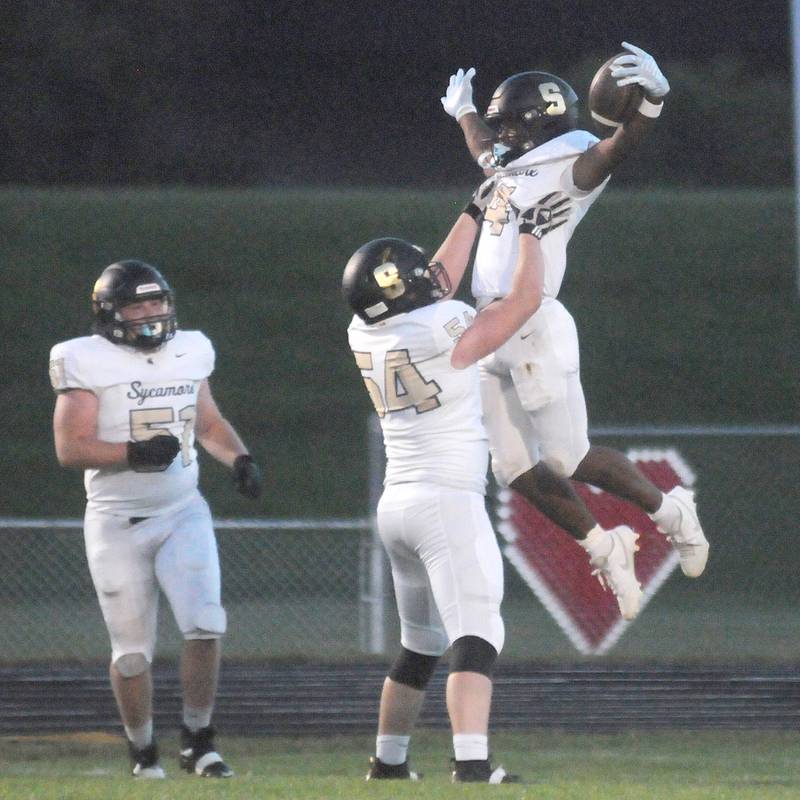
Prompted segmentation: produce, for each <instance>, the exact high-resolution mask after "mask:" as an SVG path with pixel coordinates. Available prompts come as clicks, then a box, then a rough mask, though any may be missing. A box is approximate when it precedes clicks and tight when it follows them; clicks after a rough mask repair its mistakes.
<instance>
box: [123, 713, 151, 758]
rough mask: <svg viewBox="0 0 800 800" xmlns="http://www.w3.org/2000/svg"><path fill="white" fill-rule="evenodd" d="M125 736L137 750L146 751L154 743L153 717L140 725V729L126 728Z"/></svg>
mask: <svg viewBox="0 0 800 800" xmlns="http://www.w3.org/2000/svg"><path fill="white" fill-rule="evenodd" d="M125 735H126V736H127V737H128V739H130V741H131V743H132V744H133V746H134V747H135V748H136V749H137V750H144V748H145V747H147V746H148V745H149V744H150V743H151V742H152V741H153V719H152V717H151V718H150V719H149V720H147V722H145V724H144V725H140V726H139V727H138V728H129V727H128V726H127V725H126V726H125Z"/></svg>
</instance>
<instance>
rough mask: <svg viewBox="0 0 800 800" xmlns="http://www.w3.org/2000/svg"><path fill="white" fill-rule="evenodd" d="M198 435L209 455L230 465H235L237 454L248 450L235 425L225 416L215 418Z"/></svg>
mask: <svg viewBox="0 0 800 800" xmlns="http://www.w3.org/2000/svg"><path fill="white" fill-rule="evenodd" d="M196 436H197V441H198V442H200V444H201V445H202V446H203V449H204V450H205V451H206V452H207V453H208V454H209V455H211V456H213V457H214V458H215V459H217V461H220V462H221V463H223V464H225V465H226V466H228V467H230V466H233V462H234V459H235V458H236V456H240V455H243V454H245V453H247V452H248V450H247V447H245V444H244V442H243V441H242V440H241V439H240V438H239V434H238V433H236V430H235V429H234V427H233V425H231V424H230V422H228V420H226V419H225V418H224V417H220V418H219V419H217V420H215V421H214V422H213V423H212V424H210V425H209V426H208V427H207V428H206V429H205V430H203V431H202V432H197V433H196Z"/></svg>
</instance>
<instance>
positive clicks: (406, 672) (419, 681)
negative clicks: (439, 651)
mask: <svg viewBox="0 0 800 800" xmlns="http://www.w3.org/2000/svg"><path fill="white" fill-rule="evenodd" d="M438 663H439V656H426V655H423V654H422V653H415V652H414V651H413V650H408V649H406V648H405V647H402V648H401V649H400V654H399V655H398V656H397V658H396V659H395V660H394V664H392V668H391V669H390V670H389V677H390V678H391V679H392V680H393V681H395V683H402V684H404V685H405V686H410V687H411V688H412V689H419V690H420V691H422V690H424V689H425V688H426V687H427V685H428V683H429V682H430V679H431V677H432V676H433V673H434V670H435V669H436V665H437V664H438Z"/></svg>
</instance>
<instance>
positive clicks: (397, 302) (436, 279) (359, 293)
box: [342, 237, 451, 325]
mask: <svg viewBox="0 0 800 800" xmlns="http://www.w3.org/2000/svg"><path fill="white" fill-rule="evenodd" d="M450 288H451V287H450V278H449V277H448V275H447V271H446V270H445V268H444V266H443V265H442V264H440V263H439V262H433V263H429V262H428V258H427V256H426V255H425V251H424V250H422V248H420V247H417V246H416V245H413V244H411V243H410V242H406V241H405V240H403V239H393V238H388V237H385V238H382V239H373V240H372V241H371V242H367V243H366V244H365V245H362V246H361V247H359V248H358V250H356V252H355V253H353V255H352V256H351V257H350V260H349V261H348V262H347V266H346V267H345V269H344V275H343V276H342V295H343V297H344V299H345V300H346V301H347V303H348V304H349V305H350V308H352V309H353V311H354V312H355V313H356V314H357V315H358V316H359V317H361V319H362V320H364V322H366V323H367V324H368V325H373V324H374V323H376V322H381V321H382V320H385V319H388V318H389V317H393V316H395V315H396V314H403V313H405V312H406V311H413V310H414V309H415V308H422V307H423V306H429V305H431V303H435V302H436V301H437V300H441V299H442V298H443V297H446V296H447V295H448V294H449V293H450Z"/></svg>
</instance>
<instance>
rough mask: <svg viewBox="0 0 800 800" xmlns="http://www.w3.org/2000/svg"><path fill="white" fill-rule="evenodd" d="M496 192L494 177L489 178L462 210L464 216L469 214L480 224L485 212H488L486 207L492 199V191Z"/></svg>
mask: <svg viewBox="0 0 800 800" xmlns="http://www.w3.org/2000/svg"><path fill="white" fill-rule="evenodd" d="M493 190H494V176H492V177H491V178H487V179H486V180H485V181H484V182H483V183H482V184H481V185H480V186H479V187H478V188H477V189H476V190H475V191H474V192H473V193H472V197H471V198H470V200H469V203H467V204H466V205H465V206H464V208H463V209H461V213H462V214H469V215H470V216H471V217H472V219H474V220H475V222H477V223H480V221H481V218H482V217H483V214H484V212H485V211H486V206H487V204H488V203H489V200H490V199H491V197H492V191H493Z"/></svg>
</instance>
